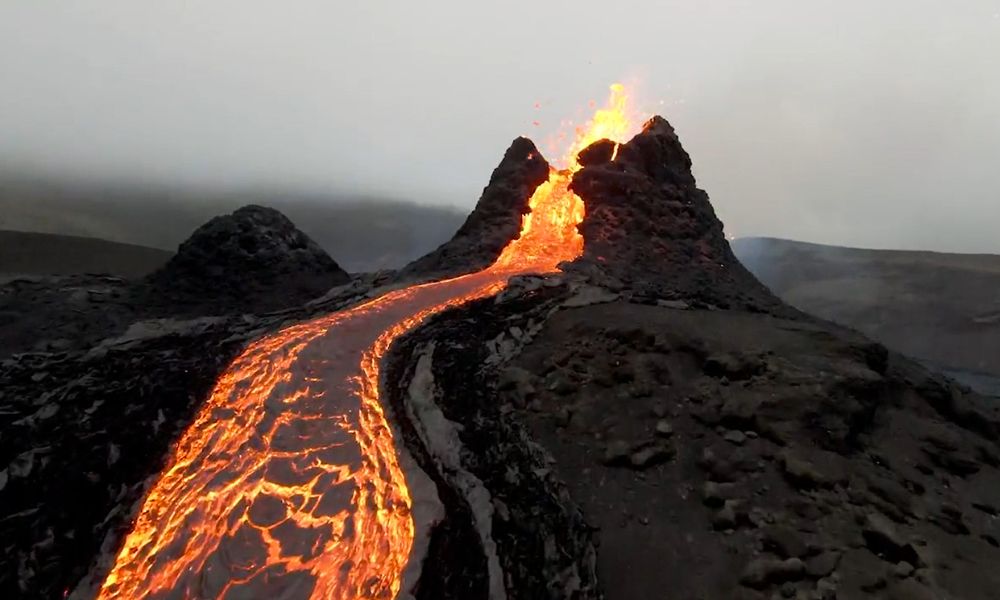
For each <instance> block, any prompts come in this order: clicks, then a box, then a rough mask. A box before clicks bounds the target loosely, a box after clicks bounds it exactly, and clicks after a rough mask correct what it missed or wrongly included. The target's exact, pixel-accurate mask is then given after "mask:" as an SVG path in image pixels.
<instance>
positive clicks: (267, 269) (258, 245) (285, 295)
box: [144, 205, 350, 314]
mask: <svg viewBox="0 0 1000 600" xmlns="http://www.w3.org/2000/svg"><path fill="white" fill-rule="evenodd" d="M349 280H350V275H348V274H347V272H346V271H344V270H343V269H342V268H340V266H339V265H338V264H337V263H336V262H335V261H334V260H333V259H332V258H330V256H329V255H328V254H327V253H326V252H324V251H323V249H322V248H320V247H319V245H317V244H316V242H314V241H313V240H312V239H310V238H309V237H308V236H307V235H306V234H304V233H302V232H301V231H300V230H299V229H298V228H296V227H295V225H294V224H293V223H292V222H291V221H290V220H288V218H287V217H285V216H284V215H283V214H281V213H280V212H278V211H277V210H274V209H273V208H267V207H263V206H255V205H250V206H244V207H243V208H241V209H239V210H237V211H235V212H234V213H232V214H230V215H225V216H221V217H216V218H214V219H212V220H211V221H209V222H208V223H206V224H204V225H202V226H201V227H199V228H198V229H197V230H196V231H195V232H194V234H192V235H191V237H190V238H188V240H187V241H185V242H184V243H183V244H181V245H180V248H178V250H177V254H176V255H175V256H174V257H173V258H171V259H170V261H169V262H168V263H167V264H166V265H164V267H163V268H162V269H160V270H158V271H156V272H155V273H153V274H152V275H150V276H149V277H148V278H147V280H146V282H145V283H146V286H145V296H146V297H145V299H144V300H145V303H146V304H148V305H149V306H154V307H155V306H162V307H164V309H165V310H166V311H167V312H169V313H171V314H177V313H178V311H182V312H186V313H188V314H222V313H232V312H241V311H246V312H266V311H271V310H279V309H283V308H290V307H294V306H299V305H301V304H303V303H305V302H307V301H309V300H312V299H314V298H316V297H317V296H321V295H322V294H324V293H325V292H326V291H328V290H329V289H330V288H332V287H335V286H338V285H342V284H344V283H347V282H348V281H349Z"/></svg>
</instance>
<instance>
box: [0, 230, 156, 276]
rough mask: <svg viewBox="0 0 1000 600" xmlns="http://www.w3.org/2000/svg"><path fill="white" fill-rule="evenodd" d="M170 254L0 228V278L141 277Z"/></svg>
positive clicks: (140, 247)
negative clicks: (37, 276) (36, 276)
mask: <svg viewBox="0 0 1000 600" xmlns="http://www.w3.org/2000/svg"><path fill="white" fill-rule="evenodd" d="M170 256H171V253H170V252H167V251H165V250H159V249H156V248H147V247H145V246H135V245H133V244H120V243H118V242H109V241H106V240H98V239H91V238H84V237H76V236H71V235H53V234H48V233H32V232H26V231H0V277H2V276H3V275H4V274H8V273H9V274H17V275H75V274H80V273H103V274H108V275H117V276H119V277H142V276H144V275H147V274H149V273H150V272H152V271H153V270H154V269H157V268H159V267H161V266H163V264H164V263H166V262H167V261H168V260H169V259H170Z"/></svg>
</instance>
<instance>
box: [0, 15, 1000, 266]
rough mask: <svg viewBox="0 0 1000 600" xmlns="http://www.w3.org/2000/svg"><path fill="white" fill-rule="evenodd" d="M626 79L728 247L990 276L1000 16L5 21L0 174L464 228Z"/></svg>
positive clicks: (997, 248)
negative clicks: (901, 255) (768, 242)
mask: <svg viewBox="0 0 1000 600" xmlns="http://www.w3.org/2000/svg"><path fill="white" fill-rule="evenodd" d="M621 79H625V80H631V81H637V82H638V84H639V89H638V91H639V99H640V101H641V104H642V105H643V106H646V107H648V108H650V109H651V110H653V109H655V110H656V111H657V112H660V113H661V114H663V115H664V116H665V117H666V118H667V119H669V120H670V121H671V122H672V123H673V124H674V126H675V127H676V128H677V130H678V133H679V134H680V136H681V140H682V141H683V142H684V144H685V146H686V148H687V149H688V151H689V152H690V153H691V155H692V157H693V159H694V163H695V174H696V176H697V177H698V179H699V183H700V185H701V186H702V187H703V188H705V189H706V190H707V191H708V193H709V194H710V196H711V197H712V199H713V202H714V204H715V206H716V210H717V212H718V213H719V214H720V216H721V217H722V219H723V220H724V221H725V222H726V226H727V232H728V233H729V234H730V235H736V236H747V235H777V236H783V237H792V238H798V239H805V240H811V241H820V242H831V243H840V244H851V245H862V246H875V247H907V248H930V249H940V250H956V251H986V252H998V253H1000V233H998V231H1000V0H979V1H976V0H962V1H958V2H955V1H950V2H949V1H945V0H935V1H931V0H878V1H873V0H866V1H856V0H836V1H825V0H824V1H816V0H809V1H803V0H770V1H765V0H756V1H746V2H735V1H729V2H722V1H719V2H697V1H694V0H685V1H677V2H665V1H660V2H645V3H640V2H625V1H622V0H617V1H615V2H593V1H590V0H586V1H585V0H577V1H575V2H550V1H542V0H529V1H520V0H508V1H506V2H503V3H486V2H472V1H469V0H463V1H449V2H441V1H437V2H401V1H400V2H384V1H376V0H367V1H363V2H335V1H330V0H323V1H315V2H305V1H297V2H258V1H251V0H197V1H195V0H191V1H182V0H173V1H168V2H136V1H134V0H89V1H85V0H64V1H58V0H6V1H3V2H2V3H0V167H2V168H7V169H10V168H14V169H32V170H39V169H41V170H45V171H51V172H57V173H72V174H85V175H87V176H90V177H93V178H102V177H105V176H108V177H128V178H131V179H148V180H152V181H156V182H161V183H162V182H166V183H184V184H213V185H215V184H218V185H225V186H228V185H235V186H247V185H255V184H261V183H263V184H268V185H279V186H283V187H288V188H296V189H303V190H320V191H322V190H340V191H353V190H360V191H363V192H376V193H386V194H390V195H392V196H395V197H399V198H407V199H413V200H417V201H421V202H427V203H438V204H452V205H458V206H462V207H471V206H472V205H473V204H474V203H475V201H476V199H477V198H478V196H479V192H480V191H481V189H482V187H483V185H485V183H486V181H487V179H488V177H489V173H490V171H491V170H492V169H493V167H494V166H495V165H496V163H497V162H498V160H499V158H500V156H501V155H502V153H503V151H504V150H505V149H506V147H507V144H508V143H509V142H510V140H511V139H512V138H513V137H515V136H516V135H519V134H525V135H529V136H531V137H533V138H535V139H536V140H537V141H539V142H541V141H542V140H544V138H545V137H546V136H547V135H551V134H552V133H554V132H555V131H556V130H557V129H558V125H559V120H560V119H561V118H574V117H576V116H578V115H581V114H583V113H582V112H581V110H582V109H586V106H587V102H588V101H589V100H592V99H594V100H598V101H601V100H603V99H604V97H605V95H606V89H607V85H608V84H609V83H611V82H613V81H616V80H621ZM661 101H662V104H661ZM536 102H539V103H541V108H540V109H536V108H535V103H536ZM536 120H537V121H540V123H541V124H540V125H539V126H534V125H532V122H533V121H536Z"/></svg>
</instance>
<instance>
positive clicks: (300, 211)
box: [0, 173, 475, 272]
mask: <svg viewBox="0 0 1000 600" xmlns="http://www.w3.org/2000/svg"><path fill="white" fill-rule="evenodd" d="M469 200H470V202H471V201H473V200H475V199H474V198H470V199H469ZM247 204H259V205H263V206H269V207H272V208H276V209H278V210H279V211H281V212H282V213H283V214H285V215H286V216H287V217H288V218H289V219H291V220H292V222H293V223H295V225H296V226H297V227H298V228H299V229H301V230H302V231H303V232H304V233H305V234H306V235H308V236H309V237H311V238H312V239H313V240H315V241H316V243H318V244H319V245H320V246H321V247H322V248H323V249H324V250H326V251H327V252H328V253H329V254H330V256H332V257H333V258H334V259H335V260H336V261H337V262H338V263H339V264H340V265H342V266H343V267H344V268H345V269H347V270H348V271H351V272H359V271H374V270H378V269H383V268H395V267H401V266H403V265H404V264H406V263H408V262H409V261H411V260H413V259H415V258H417V257H419V256H422V255H424V254H426V253H428V252H430V251H431V250H433V249H434V248H436V247H437V246H438V245H440V244H442V243H443V242H445V241H446V240H448V239H449V238H450V237H451V236H452V234H454V233H455V231H456V230H457V229H458V228H459V226H460V225H461V224H462V222H463V221H464V220H465V216H466V215H465V214H464V213H463V212H462V211H460V210H458V209H456V208H451V207H445V206H429V205H423V204H417V203H415V202H408V201H403V200H396V199H392V198H381V197H369V196H364V195H360V194H354V195H351V194H331V195H322V194H304V193H289V192H283V191H280V190H277V191H265V190H256V191H245V192H235V191H232V192H219V191H198V190H193V189H172V188H158V187H149V186H145V187H144V186H137V185H116V184H107V185H98V184H94V183H92V182H83V183H80V182H67V181H62V182H52V181H47V180H44V179H38V180H35V179H30V178H14V177H13V176H5V175H3V174H2V173H0V229H4V230H15V231H35V232H41V233H54V234H59V235H69V236H80V237H88V238H98V239H104V240H110V241H115V242H121V243H125V244H137V245H140V246H147V247H150V248H159V249H162V250H167V251H170V252H173V251H175V250H176V249H177V245H178V244H180V243H181V242H182V241H184V240H185V239H187V237H188V236H189V235H191V233H192V232H193V231H194V230H195V229H196V228H198V227H199V226H201V225H202V224H203V223H205V222H206V221H208V220H209V219H210V218H212V217H215V216H218V215H222V214H227V213H231V212H232V211H234V210H236V209H237V208H239V207H241V206H244V205H247Z"/></svg>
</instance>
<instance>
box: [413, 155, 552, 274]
mask: <svg viewBox="0 0 1000 600" xmlns="http://www.w3.org/2000/svg"><path fill="white" fill-rule="evenodd" d="M548 177H549V163H548V162H547V161H546V160H545V158H544V157H543V156H542V154H541V152H539V151H538V148H536V147H535V144H534V143H533V142H532V141H531V140H529V139H528V138H524V137H519V138H516V139H515V140H514V141H513V142H512V143H511V145H510V147H509V148H508V149H507V152H505V153H504V157H503V160H501V161H500V164H499V165H498V166H497V168H496V169H494V170H493V175H492V176H490V182H489V184H488V185H487V186H486V188H485V189H484V190H483V194H482V196H481V197H480V198H479V202H478V203H477V204H476V208H475V209H473V211H472V213H471V214H470V215H469V217H468V218H467V219H466V220H465V223H464V224H463V225H462V227H460V228H459V230H458V231H457V232H456V233H455V235H454V236H453V237H452V238H451V240H449V241H448V242H446V243H444V244H443V245H441V246H440V247H439V248H438V249H437V250H434V251H433V252H431V253H430V254H427V255H426V256H423V257H422V258H419V259H417V260H415V261H413V262H412V263H410V264H409V265H407V266H406V267H404V268H403V270H402V271H401V272H400V276H401V277H402V278H405V279H416V278H440V277H448V276H454V275H459V274H462V273H471V272H475V271H479V270H481V269H484V268H486V267H488V266H489V265H491V264H493V261H495V260H496V259H497V257H498V256H500V252H501V251H502V250H503V249H504V247H505V246H506V245H507V244H508V243H509V242H510V241H511V240H512V239H514V238H516V237H517V235H518V233H519V232H520V231H521V219H522V216H523V215H524V214H526V213H527V212H529V209H528V200H529V199H530V198H531V195H532V194H533V193H534V191H535V188H537V187H538V186H539V185H541V184H542V183H543V182H545V181H546V180H547V179H548Z"/></svg>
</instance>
